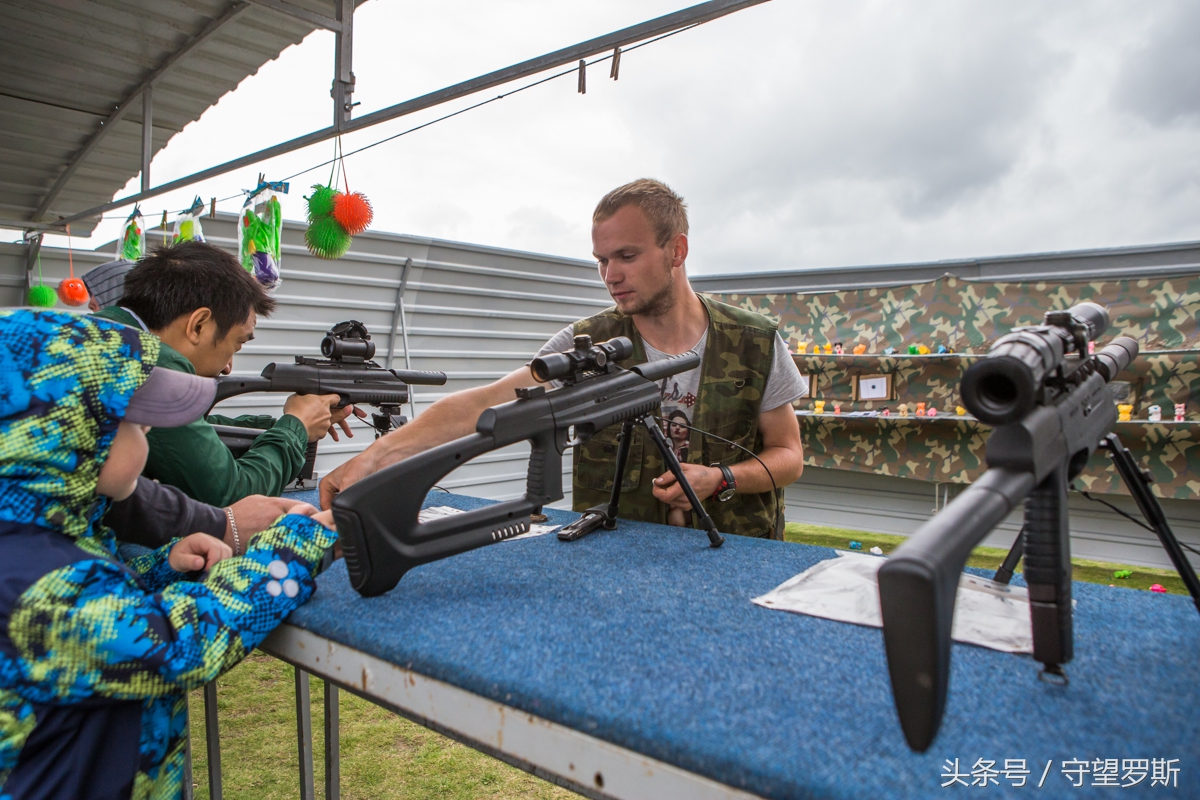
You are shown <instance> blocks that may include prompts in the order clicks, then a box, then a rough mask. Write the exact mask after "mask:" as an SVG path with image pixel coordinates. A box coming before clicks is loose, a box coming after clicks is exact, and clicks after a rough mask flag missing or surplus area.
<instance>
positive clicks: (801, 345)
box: [796, 342, 808, 355]
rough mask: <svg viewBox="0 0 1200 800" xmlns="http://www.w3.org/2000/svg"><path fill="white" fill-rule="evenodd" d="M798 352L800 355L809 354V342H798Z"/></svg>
mask: <svg viewBox="0 0 1200 800" xmlns="http://www.w3.org/2000/svg"><path fill="white" fill-rule="evenodd" d="M796 352H797V353H799V354H800V355H804V354H805V353H807V352H808V342H797V343H796Z"/></svg>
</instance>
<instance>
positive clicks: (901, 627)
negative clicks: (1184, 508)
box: [879, 303, 1200, 751]
mask: <svg viewBox="0 0 1200 800" xmlns="http://www.w3.org/2000/svg"><path fill="white" fill-rule="evenodd" d="M1108 325H1109V319H1108V312H1107V311H1106V310H1105V309H1104V308H1103V307H1101V306H1099V305H1096V304H1095V303H1081V304H1079V305H1076V306H1074V307H1072V308H1070V309H1068V310H1066V311H1052V312H1048V313H1047V314H1046V315H1045V322H1044V324H1042V325H1037V326H1032V327H1026V328H1017V329H1014V330H1013V331H1012V332H1010V333H1008V334H1006V335H1005V336H1002V337H1000V338H999V339H997V340H996V343H995V344H994V345H993V346H992V347H991V349H990V351H989V352H988V355H987V357H986V358H983V359H980V360H979V361H977V362H976V363H975V364H973V365H972V366H971V367H970V368H969V369H968V370H967V371H966V373H965V374H964V375H963V380H962V384H961V386H960V391H961V394H962V400H963V405H964V406H966V407H967V409H968V410H970V411H971V413H972V414H974V415H975V416H976V417H978V418H979V419H980V420H981V421H983V422H985V423H988V424H990V425H995V426H997V427H996V429H995V430H994V431H993V433H992V435H991V437H990V438H989V439H988V443H987V464H988V470H987V472H985V473H984V474H983V476H982V477H980V479H979V480H977V481H975V483H973V484H971V486H970V487H968V488H967V489H966V490H965V491H964V492H963V493H962V494H960V495H959V496H958V497H956V498H955V499H954V501H953V502H951V503H950V504H949V505H947V506H946V507H945V508H944V509H943V510H942V511H941V512H939V513H938V514H936V515H935V516H933V517H932V518H931V519H930V520H929V521H928V522H926V523H925V524H924V525H922V526H921V527H920V528H919V529H918V530H917V531H916V533H914V534H913V535H912V536H911V537H910V538H909V539H908V540H907V541H906V542H905V543H904V544H903V545H901V546H900V547H899V548H898V549H897V550H896V552H895V553H893V554H892V555H891V557H890V558H888V560H887V562H886V563H884V565H883V566H882V567H881V568H880V570H879V600H880V606H881V610H882V613H883V635H884V644H885V647H886V651H887V660H888V670H889V672H890V674H891V681H892V693H893V696H894V699H895V703H896V710H897V711H898V712H899V716H900V724H901V727H902V728H903V729H904V736H905V738H906V739H907V741H908V744H909V746H910V747H912V748H913V749H914V750H918V751H924V750H925V749H927V748H928V747H929V745H930V744H932V742H933V739H934V737H935V736H936V735H937V731H938V726H939V725H940V724H941V719H942V714H943V711H944V710H945V705H946V692H947V689H948V687H949V680H950V641H951V640H950V630H951V622H952V621H953V618H954V601H955V596H956V592H957V589H958V583H959V576H960V575H961V573H962V570H963V568H964V567H965V566H966V562H967V558H968V556H970V554H971V550H972V549H973V548H974V547H975V546H976V545H977V544H979V542H980V541H981V540H982V539H983V538H984V537H985V536H986V535H987V534H988V533H989V532H990V531H991V530H992V529H993V528H995V527H996V525H997V524H999V523H1000V522H1001V521H1002V520H1003V519H1004V518H1005V517H1007V516H1008V514H1009V513H1010V512H1011V511H1012V510H1013V509H1014V508H1015V507H1016V506H1017V504H1018V503H1020V502H1022V501H1024V503H1025V525H1024V527H1023V528H1022V532H1021V534H1020V535H1019V536H1018V539H1017V542H1016V544H1014V546H1013V553H1012V554H1010V560H1011V561H1012V562H1014V563H1015V560H1016V558H1013V557H1012V556H1019V554H1020V552H1021V550H1022V549H1023V551H1024V558H1025V582H1026V584H1027V586H1028V587H1029V588H1028V591H1029V605H1030V621H1031V623H1032V629H1033V657H1034V659H1035V660H1036V661H1039V662H1041V663H1042V665H1043V671H1042V673H1041V674H1040V675H1039V677H1041V678H1042V679H1044V680H1049V681H1051V682H1056V683H1062V684H1065V683H1066V675H1065V673H1064V672H1063V670H1062V665H1063V664H1065V663H1067V662H1068V661H1070V660H1071V658H1072V655H1073V638H1072V629H1071V623H1072V609H1071V550H1070V536H1069V531H1068V520H1067V487H1068V485H1069V484H1070V482H1071V481H1072V480H1073V479H1074V478H1075V477H1076V476H1078V475H1079V473H1080V472H1082V470H1083V468H1084V466H1085V465H1086V464H1087V461H1088V458H1089V457H1090V456H1091V454H1092V453H1094V452H1095V451H1096V449H1097V448H1105V449H1106V450H1108V452H1109V455H1110V456H1111V457H1112V459H1113V462H1114V464H1115V466H1116V468H1117V471H1118V473H1119V474H1120V475H1121V477H1122V480H1123V481H1124V482H1125V484H1126V486H1127V487H1128V489H1129V492H1130V494H1131V495H1133V497H1134V500H1135V501H1136V502H1137V504H1138V506H1139V508H1140V509H1141V511H1142V512H1143V514H1144V515H1145V516H1146V518H1147V520H1149V521H1150V523H1151V525H1152V526H1153V528H1154V530H1155V532H1156V533H1157V534H1158V536H1159V539H1160V540H1161V541H1162V544H1163V546H1164V548H1166V550H1167V552H1168V554H1169V555H1170V557H1171V559H1172V562H1173V563H1174V564H1175V566H1176V568H1177V569H1178V570H1179V573H1180V575H1181V576H1182V577H1183V580H1184V583H1185V584H1186V585H1187V587H1188V589H1189V591H1190V592H1191V594H1192V598H1193V600H1195V601H1196V603H1197V608H1198V609H1200V583H1198V582H1197V579H1196V574H1195V572H1194V571H1193V570H1192V569H1191V566H1190V564H1188V561H1187V558H1186V556H1185V555H1184V554H1183V550H1182V549H1181V548H1180V546H1179V542H1178V541H1177V540H1176V539H1175V537H1174V535H1173V534H1172V533H1171V530H1170V528H1169V526H1168V525H1167V522H1166V519H1165V517H1164V516H1163V513H1162V508H1161V507H1160V506H1159V504H1158V501H1157V500H1156V499H1155V497H1154V495H1153V494H1152V493H1151V492H1150V489H1149V482H1150V477H1149V475H1148V474H1147V473H1145V472H1144V471H1142V470H1140V469H1139V468H1138V467H1137V465H1136V462H1135V461H1134V459H1133V456H1132V455H1131V454H1130V453H1129V451H1128V450H1127V449H1126V448H1125V447H1124V446H1123V445H1122V444H1121V442H1120V440H1119V439H1117V437H1116V436H1115V435H1113V433H1112V429H1113V425H1114V424H1115V423H1116V421H1117V410H1116V406H1115V404H1114V402H1113V395H1112V389H1111V387H1110V386H1109V381H1111V380H1112V379H1113V378H1114V377H1115V376H1116V375H1117V373H1119V372H1121V371H1122V370H1123V369H1125V368H1126V367H1127V366H1128V365H1129V364H1130V362H1131V361H1133V359H1134V358H1136V357H1137V354H1138V345H1137V342H1135V341H1134V340H1133V339H1131V338H1129V337H1126V336H1122V337H1118V338H1117V339H1114V340H1113V342H1112V344H1110V345H1108V346H1107V347H1105V348H1103V349H1102V350H1099V351H1097V352H1096V353H1095V354H1094V355H1089V354H1088V342H1089V341H1094V340H1095V339H1096V338H1098V337H1099V336H1101V335H1102V334H1103V333H1104V332H1105V331H1106V330H1108ZM1008 565H1009V562H1008V561H1006V566H1008Z"/></svg>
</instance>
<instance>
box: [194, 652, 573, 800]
mask: <svg viewBox="0 0 1200 800" xmlns="http://www.w3.org/2000/svg"><path fill="white" fill-rule="evenodd" d="M293 674H294V673H293V670H292V668H291V667H290V666H289V665H287V664H285V663H283V662H282V661H277V660H276V659H274V658H271V657H270V656H266V655H263V654H262V653H259V652H255V653H254V654H252V655H251V656H250V657H249V658H247V659H246V660H245V661H243V662H242V663H241V664H239V665H238V666H237V667H235V668H234V669H232V670H231V671H229V672H228V673H226V674H225V675H223V676H221V678H220V679H218V681H217V707H218V709H219V712H220V725H221V778H222V789H223V792H224V796H225V797H226V798H228V799H229V800H239V799H241V798H244V799H245V800H276V799H277V798H278V800H283V799H284V798H289V799H290V798H295V797H297V796H298V795H299V785H300V784H299V762H298V759H297V754H296V710H295V709H296V703H295V696H296V695H295V684H294V681H293ZM310 683H311V687H310V697H311V699H312V726H313V770H314V772H315V773H316V781H315V783H316V790H317V791H316V796H317V797H324V796H325V795H324V785H325V735H324V725H325V722H324V720H325V709H324V703H323V702H322V698H323V691H322V683H321V680H320V679H319V678H316V677H312V678H311V679H310ZM339 697H340V700H341V702H340V706H339V709H340V715H339V716H340V718H339V722H340V725H341V770H342V780H341V796H342V797H343V798H345V799H346V800H365V799H366V798H396V800H418V799H420V800H425V799H426V798H428V800H434V798H437V800H442V798H448V799H450V800H476V799H477V798H479V799H482V798H488V800H493V799H494V800H500V799H501V798H504V799H505V800H508V799H509V798H513V799H515V798H523V799H524V798H528V800H535V799H536V800H550V799H551V798H573V797H578V795H576V794H575V793H573V792H569V791H567V790H565V789H562V788H559V787H557V786H554V785H553V784H550V783H547V782H546V781H543V780H541V779H540V778H536V777H534V776H533V775H530V774H528V773H526V772H522V771H521V770H518V769H515V768H514V767H510V766H509V765H507V764H505V763H503V762H501V761H497V760H496V759H494V758H492V757H490V756H486V755H484V754H483V753H479V752H476V751H475V750H472V749H470V748H469V747H464V746H463V745H461V744H459V743H457V742H455V741H453V740H451V739H447V738H446V737H444V736H441V735H439V734H436V733H434V732H433V731H430V730H427V729H426V728H422V727H421V726H420V725H417V724H416V723H413V722H409V721H408V720H406V719H403V718H401V717H398V716H396V715H395V714H393V713H391V712H390V711H385V710H384V709H382V708H380V707H379V706H376V705H374V704H372V703H368V702H367V701H366V700H362V699H360V698H358V697H355V696H354V695H352V694H350V693H349V692H339ZM191 727H192V771H193V772H192V781H193V783H194V784H195V790H196V794H195V796H196V797H197V798H206V799H207V798H208V796H209V794H208V768H207V756H206V753H205V749H204V695H203V692H200V691H196V692H192V695H191Z"/></svg>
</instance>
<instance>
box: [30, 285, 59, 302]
mask: <svg viewBox="0 0 1200 800" xmlns="http://www.w3.org/2000/svg"><path fill="white" fill-rule="evenodd" d="M57 302H58V292H56V291H54V287H53V286H47V285H46V284H44V283H43V284H40V285H38V286H30V287H29V305H31V306H33V307H34V308H54V305H55V304H56V303H57Z"/></svg>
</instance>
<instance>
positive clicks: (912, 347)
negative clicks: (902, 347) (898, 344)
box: [908, 344, 921, 356]
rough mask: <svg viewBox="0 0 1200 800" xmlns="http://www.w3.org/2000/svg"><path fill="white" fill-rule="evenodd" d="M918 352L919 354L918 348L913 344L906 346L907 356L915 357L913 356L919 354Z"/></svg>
mask: <svg viewBox="0 0 1200 800" xmlns="http://www.w3.org/2000/svg"><path fill="white" fill-rule="evenodd" d="M919 352H921V350H920V348H918V347H917V346H916V345H915V344H910V345H909V346H908V354H909V355H910V356H915V355H916V354H917V353H919Z"/></svg>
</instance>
